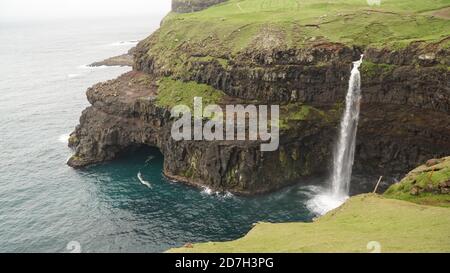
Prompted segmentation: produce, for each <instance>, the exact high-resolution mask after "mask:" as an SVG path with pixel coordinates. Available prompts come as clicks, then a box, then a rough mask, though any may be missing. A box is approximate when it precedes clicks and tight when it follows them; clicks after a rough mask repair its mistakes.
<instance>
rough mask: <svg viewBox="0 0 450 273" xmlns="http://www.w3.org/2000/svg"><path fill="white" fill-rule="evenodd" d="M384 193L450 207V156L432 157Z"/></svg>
mask: <svg viewBox="0 0 450 273" xmlns="http://www.w3.org/2000/svg"><path fill="white" fill-rule="evenodd" d="M384 195H385V196H386V197H389V198H395V199H401V200H407V201H411V202H415V203H420V204H428V205H438V206H445V207H450V156H449V157H444V158H440V159H432V160H429V161H427V162H426V163H425V164H423V165H421V166H419V167H417V168H416V169H414V170H412V171H411V172H410V173H408V175H406V177H405V178H403V179H402V181H400V182H399V183H396V184H394V185H392V186H391V187H390V188H389V189H388V190H387V191H386V192H385V193H384Z"/></svg>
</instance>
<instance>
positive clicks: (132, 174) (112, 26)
mask: <svg viewBox="0 0 450 273" xmlns="http://www.w3.org/2000/svg"><path fill="white" fill-rule="evenodd" d="M161 19H162V16H154V17H151V16H149V17H139V18H109V19H92V20H87V19H86V20H65V21H64V20H61V21H48V22H42V21H41V22H15V23H11V22H10V23H5V22H2V23H0V41H1V43H0V94H1V97H2V98H1V100H0V252H70V251H71V250H72V246H73V245H76V246H78V247H79V248H78V249H76V250H77V251H81V252H163V251H165V250H167V249H169V248H171V247H177V246H182V245H184V244H185V243H195V242H205V241H225V240H233V239H237V238H239V237H241V236H243V235H245V234H246V233H247V232H248V231H249V230H250V229H251V228H252V226H253V224H254V223H257V222H260V221H265V222H290V221H306V222H307V221H311V220H312V218H313V217H314V214H313V213H311V212H310V211H309V210H308V208H307V205H306V201H307V200H308V199H310V198H311V195H312V194H313V192H314V191H315V190H314V189H315V187H314V186H305V185H303V186H294V187H290V188H286V189H284V190H281V191H279V192H276V193H273V194H270V195H264V196H257V197H238V196H233V195H231V194H217V193H214V192H212V191H211V190H209V189H197V188H192V187H189V186H186V185H183V184H180V183H176V182H173V181H168V180H167V179H165V178H164V176H163V175H162V164H163V158H162V155H161V154H160V153H159V151H158V150H156V149H151V148H148V149H144V150H140V151H138V152H134V153H129V154H127V155H124V157H122V158H120V159H118V160H115V161H112V162H107V163H104V164H100V165H96V166H92V167H89V168H87V169H84V170H74V169H72V168H70V167H68V166H67V165H66V161H67V159H68V158H69V156H70V155H71V154H72V151H71V150H70V149H69V148H68V147H67V138H68V134H69V133H70V132H72V131H73V130H74V128H75V126H76V125H77V124H78V119H79V117H80V115H81V111H82V110H83V109H84V108H85V107H87V106H88V102H87V100H86V96H85V91H86V89H87V88H88V87H89V86H91V85H93V84H95V83H97V82H100V81H105V80H108V79H113V78H115V77H117V76H119V75H120V74H122V73H124V72H126V71H128V70H130V69H131V68H128V67H98V68H90V67H88V66H87V64H90V63H92V62H95V61H100V60H103V59H105V58H108V57H111V56H115V55H119V54H122V53H125V52H126V51H127V50H128V49H129V48H130V47H132V46H133V45H134V44H135V43H136V40H140V39H143V38H145V37H146V36H148V35H149V34H150V33H151V32H152V31H154V30H155V29H156V28H157V27H158V25H159V22H160V20H161ZM138 174H140V175H139V177H138ZM319 180H320V179H319ZM143 181H144V182H148V183H142V182H143ZM146 184H147V185H146ZM149 185H150V186H149Z"/></svg>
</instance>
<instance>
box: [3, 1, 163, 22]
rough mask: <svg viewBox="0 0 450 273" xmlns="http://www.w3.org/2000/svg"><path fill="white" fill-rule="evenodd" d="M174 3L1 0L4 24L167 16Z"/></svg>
mask: <svg viewBox="0 0 450 273" xmlns="http://www.w3.org/2000/svg"><path fill="white" fill-rule="evenodd" d="M170 3H171V0H0V20H14V19H20V20H23V19H53V18H68V17H94V16H95V17H101V16H102V17H103V16H118V15H141V14H142V15H144V14H164V13H167V12H169V11H170Z"/></svg>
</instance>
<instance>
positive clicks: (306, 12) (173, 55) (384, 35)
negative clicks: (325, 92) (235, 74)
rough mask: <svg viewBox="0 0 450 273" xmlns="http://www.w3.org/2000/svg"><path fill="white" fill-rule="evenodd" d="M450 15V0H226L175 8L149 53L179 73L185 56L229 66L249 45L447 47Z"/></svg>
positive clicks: (261, 47)
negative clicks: (194, 8)
mask: <svg viewBox="0 0 450 273" xmlns="http://www.w3.org/2000/svg"><path fill="white" fill-rule="evenodd" d="M176 2H178V3H180V2H181V3H183V2H187V1H180V0H178V1H176ZM189 2H194V3H197V2H201V1H189ZM217 2H220V1H217ZM449 18H450V1H448V0H427V1H417V0H383V1H381V5H380V6H376V5H373V6H370V5H369V4H368V2H367V0H334V1H333V0H331V1H330V0H276V1H275V0H228V1H225V2H223V3H220V4H217V5H215V6H212V7H210V8H208V9H206V10H202V11H198V12H193V13H175V12H173V13H171V14H170V15H169V16H167V17H166V18H165V19H164V22H163V24H162V27H161V29H160V30H159V31H158V32H157V35H156V36H157V37H153V38H152V39H149V40H148V42H149V43H151V47H149V48H150V50H149V51H148V55H149V56H154V57H155V58H157V60H158V62H159V63H158V64H157V65H158V66H160V67H161V68H162V69H163V70H165V71H167V72H169V71H170V73H171V74H173V75H177V74H178V73H180V74H182V73H183V72H185V68H184V67H183V64H184V63H185V62H187V61H195V60H203V61H211V60H212V59H214V60H217V62H218V63H219V64H220V65H222V66H223V67H227V65H228V62H229V61H230V60H232V59H234V58H235V57H236V56H237V55H239V54H242V53H244V52H246V51H247V50H248V51H258V50H269V49H273V48H277V49H278V50H282V49H287V48H289V49H293V48H305V47H308V46H310V45H312V44H317V43H320V42H322V43H323V42H327V43H339V44H343V45H347V46H352V47H353V46H358V47H365V48H368V47H370V48H389V49H392V50H398V49H402V48H405V47H406V46H408V45H410V44H411V43H412V42H424V46H425V44H430V43H436V42H439V43H441V42H442V44H440V45H439V46H442V47H445V48H448V47H449V46H450V40H449V39H447V38H448V36H449V35H450V28H449V27H448V24H449V23H448V19H449ZM444 39H445V40H444ZM443 40H444V41H443ZM180 50H182V51H183V53H184V54H179V53H180ZM157 55H158V56H157ZM199 58H200V59H199Z"/></svg>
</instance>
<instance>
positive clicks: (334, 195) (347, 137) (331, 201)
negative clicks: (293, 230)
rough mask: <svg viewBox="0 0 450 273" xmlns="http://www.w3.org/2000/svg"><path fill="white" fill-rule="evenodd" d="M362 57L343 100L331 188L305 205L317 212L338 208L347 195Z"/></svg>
mask: <svg viewBox="0 0 450 273" xmlns="http://www.w3.org/2000/svg"><path fill="white" fill-rule="evenodd" d="M363 57H364V56H363V55H361V59H360V60H359V61H356V62H353V69H352V71H351V75H350V80H349V84H348V91H347V96H346V99H345V112H344V115H343V116H342V120H341V125H340V127H339V135H338V140H337V142H336V146H335V150H334V154H333V172H332V175H331V178H330V180H331V188H330V189H327V190H324V191H322V192H316V194H317V195H316V196H314V198H312V199H311V200H310V201H309V202H308V203H307V207H308V208H309V209H310V210H311V211H313V212H315V213H316V214H319V215H322V214H325V213H326V212H328V211H330V210H332V209H335V208H337V207H338V206H340V205H341V204H342V203H344V202H345V200H347V198H348V195H349V190H350V180H351V177H352V168H353V162H354V156H355V144H356V132H357V129H358V122H359V109H360V101H361V74H360V72H359V67H360V66H361V64H362V61H363Z"/></svg>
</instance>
